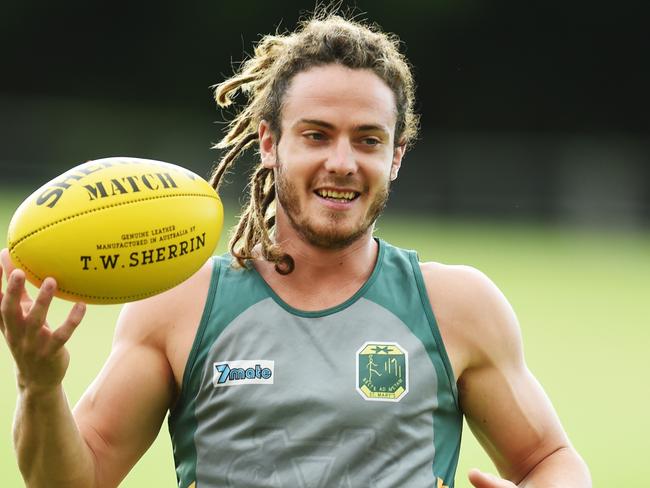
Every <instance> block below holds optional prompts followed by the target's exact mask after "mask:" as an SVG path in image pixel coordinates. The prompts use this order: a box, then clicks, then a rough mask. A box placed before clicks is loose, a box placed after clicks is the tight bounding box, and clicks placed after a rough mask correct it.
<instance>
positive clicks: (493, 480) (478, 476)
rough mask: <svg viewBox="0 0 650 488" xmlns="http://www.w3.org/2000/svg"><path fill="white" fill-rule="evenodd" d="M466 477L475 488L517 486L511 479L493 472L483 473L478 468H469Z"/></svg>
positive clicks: (512, 487)
mask: <svg viewBox="0 0 650 488" xmlns="http://www.w3.org/2000/svg"><path fill="white" fill-rule="evenodd" d="M468 477H469V481H470V482H471V483H472V485H473V486H475V487H476V488H517V485H515V484H514V483H512V482H511V481H508V480H504V479H503V478H499V477H498V476H494V475H493V474H489V473H483V472H482V471H479V470H478V469H472V470H470V472H469V475H468Z"/></svg>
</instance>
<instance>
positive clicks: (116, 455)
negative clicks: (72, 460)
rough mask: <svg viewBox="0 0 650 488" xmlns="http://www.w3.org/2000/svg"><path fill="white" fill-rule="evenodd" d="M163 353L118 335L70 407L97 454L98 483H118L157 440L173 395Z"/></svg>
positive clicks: (170, 377) (104, 484)
mask: <svg viewBox="0 0 650 488" xmlns="http://www.w3.org/2000/svg"><path fill="white" fill-rule="evenodd" d="M173 392H174V383H173V375H172V373H171V370H170V367H169V364H168V361H167V358H166V356H165V354H164V353H163V352H162V350H160V349H159V348H157V347H155V346H153V345H150V344H147V343H146V342H144V341H141V340H136V339H134V338H133V337H128V336H127V337H119V336H117V337H116V341H115V343H114V346H113V350H112V352H111V354H110V356H109V358H108V361H107V362H106V364H105V365H104V368H103V369H102V371H101V372H100V374H99V376H98V377H97V378H96V379H95V381H94V382H93V383H92V384H91V385H90V387H89V388H88V390H87V391H86V393H85V394H84V395H83V397H82V398H81V400H80V401H79V403H78V404H77V406H76V407H75V409H74V416H75V419H76V422H77V425H78V427H79V430H80V432H81V434H82V436H83V437H84V439H85V440H86V442H87V444H88V446H89V447H90V449H91V450H92V452H93V454H94V457H95V465H96V479H97V481H98V486H100V487H104V486H117V485H118V484H119V482H120V480H121V479H122V478H123V477H124V476H125V475H126V474H127V473H128V471H129V470H130V469H131V467H132V466H133V465H134V464H135V463H136V462H137V460H138V459H139V458H140V457H141V456H142V455H143V454H144V452H145V451H146V450H147V448H148V447H149V446H150V445H151V443H152V442H153V441H154V440H155V438H156V436H157V434H158V432H159V430H160V426H161V425H162V422H163V420H164V418H165V414H166V412H167V409H168V408H169V405H170V403H171V401H172V398H173Z"/></svg>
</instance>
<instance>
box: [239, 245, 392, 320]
mask: <svg viewBox="0 0 650 488" xmlns="http://www.w3.org/2000/svg"><path fill="white" fill-rule="evenodd" d="M374 239H375V241H376V242H377V245H378V246H379V250H378V252H377V261H376V262H375V265H374V268H373V270H372V273H371V274H370V276H369V277H368V279H367V280H366V282H365V283H364V284H363V285H362V286H361V288H359V289H358V290H357V291H356V292H355V293H354V295H352V296H351V297H350V298H348V299H347V300H345V301H344V302H342V303H340V304H338V305H334V306H333V307H329V308H325V309H323V310H301V309H299V308H296V307H292V306H291V305H289V304H288V303H287V302H285V301H284V300H283V299H282V298H280V296H279V295H278V294H277V293H276V292H275V291H274V290H273V288H271V286H270V285H269V284H268V283H267V282H266V280H265V279H264V278H262V275H261V274H259V272H258V271H257V269H255V266H251V268H250V269H251V270H252V271H253V275H254V276H255V279H257V280H258V281H259V282H260V283H261V284H262V286H264V288H266V290H267V291H268V293H269V295H270V296H271V298H273V300H274V301H275V303H277V304H278V305H280V306H281V307H282V308H283V309H284V310H286V311H287V312H289V313H290V314H292V315H297V316H298V317H306V318H315V317H325V316H327V315H332V314H335V313H337V312H340V311H341V310H345V309H346V308H348V307H349V306H350V305H352V304H353V303H355V302H356V301H357V300H359V298H361V297H362V296H363V295H364V294H365V292H366V290H367V289H368V288H370V286H371V285H372V283H373V282H374V281H375V279H377V276H378V275H379V271H380V270H381V267H382V264H383V262H384V259H383V257H384V253H385V249H386V243H385V242H384V241H383V240H381V239H379V238H377V237H375V238H374Z"/></svg>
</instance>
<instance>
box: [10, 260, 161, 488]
mask: <svg viewBox="0 0 650 488" xmlns="http://www.w3.org/2000/svg"><path fill="white" fill-rule="evenodd" d="M2 263H3V268H4V270H5V272H6V271H7V270H8V269H11V265H10V263H9V261H8V257H7V255H6V252H3V255H2ZM55 286H56V284H55V282H54V280H51V279H47V280H46V281H45V282H44V284H43V286H42V287H41V290H40V291H39V294H38V297H37V298H36V300H35V301H34V302H33V303H32V301H31V300H30V299H29V297H28V296H27V293H26V291H25V288H24V274H23V273H22V271H20V270H16V271H13V273H11V277H10V279H9V283H8V285H7V289H6V291H5V293H2V291H1V290H0V300H2V305H1V310H2V320H1V321H0V326H1V327H2V332H3V334H4V336H5V339H6V340H7V343H8V345H9V349H10V350H11V352H12V355H13V356H14V359H15V361H16V366H17V377H18V386H19V388H18V389H19V392H18V401H17V408H16V416H15V422H14V442H15V446H16V453H17V457H18V463H19V467H20V470H21V473H22V475H23V477H24V479H25V481H26V484H27V486H30V487H40V486H46V487H48V488H56V487H59V486H61V487H66V488H74V487H77V486H79V487H83V488H93V487H95V488H103V487H112V486H117V485H118V483H119V482H120V480H121V479H122V478H123V477H124V476H125V475H126V473H127V472H128V471H129V469H130V468H131V467H132V466H133V464H134V463H135V462H136V461H137V459H138V458H139V457H140V456H141V455H142V453H143V452H144V451H145V450H146V449H147V447H148V446H149V445H150V444H151V442H152V441H153V440H154V438H155V436H156V434H157V432H158V430H159V428H160V425H161V423H162V421H163V419H164V416H165V413H166V410H167V408H168V407H169V405H170V404H171V401H172V398H173V394H174V377H173V374H172V373H171V368H170V366H169V364H168V362H167V359H166V356H165V353H164V351H165V349H164V347H163V345H162V344H163V343H164V334H163V333H161V332H160V330H163V329H164V327H154V325H161V324H156V322H155V321H156V320H157V319H159V318H160V317H161V313H160V312H159V313H155V310H151V309H150V308H151V307H152V306H155V303H156V302H153V303H154V305H152V302H147V301H143V302H138V303H137V304H133V305H128V306H126V307H125V308H124V310H123V313H122V315H121V317H120V323H119V324H118V327H117V330H116V335H115V340H114V344H113V349H112V352H111V355H110V357H109V359H108V361H107V364H106V366H105V367H104V369H103V370H102V372H101V374H100V375H99V377H98V378H97V379H96V380H95V381H94V382H93V384H92V385H91V386H90V387H89V389H88V391H87V392H86V393H85V394H84V396H83V398H82V399H81V400H80V402H79V404H78V405H77V407H76V408H75V411H74V415H73V413H72V412H71V410H70V407H69V406H68V403H67V401H66V398H65V394H64V392H63V388H62V386H61V381H62V380H63V377H64V375H65V372H66V370H67V366H68V362H69V356H68V352H67V350H66V349H65V347H64V345H65V343H66V342H67V340H68V339H69V338H70V336H71V335H72V333H73V331H74V329H75V327H76V326H77V325H78V324H79V322H80V321H81V318H82V316H83V311H84V307H83V306H82V305H76V306H74V307H73V309H72V311H71V313H70V315H69V317H68V319H67V320H66V321H65V323H64V324H63V325H62V326H61V327H59V328H58V329H56V330H54V331H53V330H51V329H50V328H49V327H48V325H47V323H46V322H45V317H46V314H47V310H48V307H49V304H50V302H51V300H52V294H53V292H54V289H55ZM163 313H164V312H163ZM154 331H155V332H154Z"/></svg>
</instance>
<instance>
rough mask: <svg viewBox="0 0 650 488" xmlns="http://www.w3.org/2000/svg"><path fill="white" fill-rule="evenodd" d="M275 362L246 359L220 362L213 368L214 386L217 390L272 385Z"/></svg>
mask: <svg viewBox="0 0 650 488" xmlns="http://www.w3.org/2000/svg"><path fill="white" fill-rule="evenodd" d="M274 368H275V361H268V360H266V359H244V360H239V361H218V362H216V363H214V366H213V376H212V384H213V385H214V387H215V388H220V387H222V386H236V385H272V384H273V376H274V372H275V370H274Z"/></svg>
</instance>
